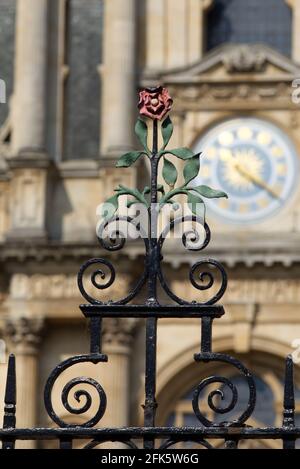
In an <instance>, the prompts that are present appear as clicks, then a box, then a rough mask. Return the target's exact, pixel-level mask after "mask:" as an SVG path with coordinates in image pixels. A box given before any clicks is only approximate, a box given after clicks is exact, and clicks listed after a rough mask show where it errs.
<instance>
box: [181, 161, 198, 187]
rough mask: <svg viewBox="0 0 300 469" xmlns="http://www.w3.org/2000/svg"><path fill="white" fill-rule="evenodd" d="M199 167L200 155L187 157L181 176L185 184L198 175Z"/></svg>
mask: <svg viewBox="0 0 300 469" xmlns="http://www.w3.org/2000/svg"><path fill="white" fill-rule="evenodd" d="M199 169H200V155H199V154H197V155H195V156H193V158H191V159H189V160H188V161H187V162H186V164H185V166H184V169H183V176H184V180H185V184H188V183H189V182H190V181H191V180H192V179H194V178H195V177H196V176H198V173H199Z"/></svg>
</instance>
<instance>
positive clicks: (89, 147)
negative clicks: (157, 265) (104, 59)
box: [64, 0, 102, 159]
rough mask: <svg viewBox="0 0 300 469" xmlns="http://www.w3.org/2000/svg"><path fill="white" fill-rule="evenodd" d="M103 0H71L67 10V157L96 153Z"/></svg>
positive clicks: (97, 145) (87, 155) (92, 156)
mask: <svg viewBox="0 0 300 469" xmlns="http://www.w3.org/2000/svg"><path fill="white" fill-rule="evenodd" d="M101 36H102V0H89V2H83V1H82V0H70V1H69V3H68V12H67V38H66V40H67V47H66V59H67V66H68V68H69V73H68V77H67V82H66V92H65V142H64V152H65V155H66V157H67V158H69V159H74V158H95V157H97V155H98V153H99V129H100V123H99V116H100V109H99V108H100V74H99V65H100V62H101V42H102V41H101Z"/></svg>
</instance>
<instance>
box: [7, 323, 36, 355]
mask: <svg viewBox="0 0 300 469" xmlns="http://www.w3.org/2000/svg"><path fill="white" fill-rule="evenodd" d="M43 327H44V319H43V318H39V317H34V318H30V317H24V316H23V317H22V316H21V317H18V318H9V319H8V320H7V321H6V323H5V328H4V335H5V336H6V337H8V340H9V342H10V343H11V345H12V346H13V348H15V349H16V352H17V353H22V354H34V353H36V351H37V347H38V345H39V343H40V340H41V334H42V330H43Z"/></svg>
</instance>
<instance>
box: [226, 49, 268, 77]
mask: <svg viewBox="0 0 300 469" xmlns="http://www.w3.org/2000/svg"><path fill="white" fill-rule="evenodd" d="M266 59H267V57H266V55H265V54H264V52H263V51H262V50H260V49H256V48H254V47H250V46H247V45H241V46H236V47H235V48H234V49H231V50H229V51H227V52H226V53H224V55H223V64H224V67H225V68H226V70H227V72H228V73H245V72H262V71H263V69H264V66H265V64H266Z"/></svg>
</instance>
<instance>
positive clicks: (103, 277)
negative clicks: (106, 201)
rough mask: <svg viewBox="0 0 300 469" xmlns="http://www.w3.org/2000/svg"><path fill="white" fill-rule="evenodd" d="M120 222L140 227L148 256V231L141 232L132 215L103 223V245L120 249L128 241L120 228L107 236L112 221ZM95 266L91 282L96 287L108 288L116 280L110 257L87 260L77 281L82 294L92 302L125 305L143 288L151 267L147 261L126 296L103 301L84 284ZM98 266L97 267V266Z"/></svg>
mask: <svg viewBox="0 0 300 469" xmlns="http://www.w3.org/2000/svg"><path fill="white" fill-rule="evenodd" d="M119 222H124V223H128V224H131V225H132V226H133V227H134V228H135V229H138V230H139V231H140V233H141V236H142V239H143V241H144V244H145V250H146V256H147V254H148V250H149V241H148V239H147V238H146V233H143V232H141V228H140V226H139V225H138V223H136V222H135V221H134V220H133V219H132V218H130V217H120V216H118V217H115V218H112V219H111V220H109V221H107V222H105V223H103V224H102V225H101V226H100V228H99V232H98V239H99V243H100V244H101V246H102V247H103V248H104V249H105V250H108V251H111V252H112V251H119V250H120V249H122V248H123V246H124V245H125V242H126V236H125V235H124V233H122V232H121V231H120V230H117V231H113V232H110V236H108V237H105V236H104V233H105V229H106V228H108V226H109V224H111V223H119ZM91 266H93V267H94V268H95V270H93V272H92V273H91V274H90V282H91V285H92V286H93V287H94V288H96V289H97V290H106V289H108V288H109V287H110V286H112V285H113V283H114V282H115V280H116V270H115V267H114V265H113V263H112V262H111V261H109V260H108V259H103V258H94V259H90V260H88V261H87V262H85V263H84V264H83V265H82V266H81V268H80V270H79V272H78V276H77V283H78V288H79V290H80V293H81V294H82V296H83V297H84V298H85V299H86V300H87V301H88V302H89V303H91V304H99V305H103V304H110V305H124V304H127V303H128V302H129V301H131V300H132V299H133V298H134V297H135V296H136V295H137V294H138V293H139V292H140V291H141V289H142V287H143V285H144V284H145V282H146V280H147V278H148V275H149V269H148V265H147V263H145V268H144V272H143V273H142V275H141V277H140V279H139V280H138V282H137V284H136V285H135V286H134V288H133V289H132V290H131V292H130V293H129V294H128V295H127V296H125V297H124V298H121V299H118V300H116V301H113V300H111V301H108V302H104V301H101V300H100V299H97V298H95V297H94V296H92V295H91V294H90V293H89V292H88V291H87V289H86V288H85V286H84V275H85V274H86V273H87V271H88V269H89V268H90V267H91ZM96 266H97V267H96Z"/></svg>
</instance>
